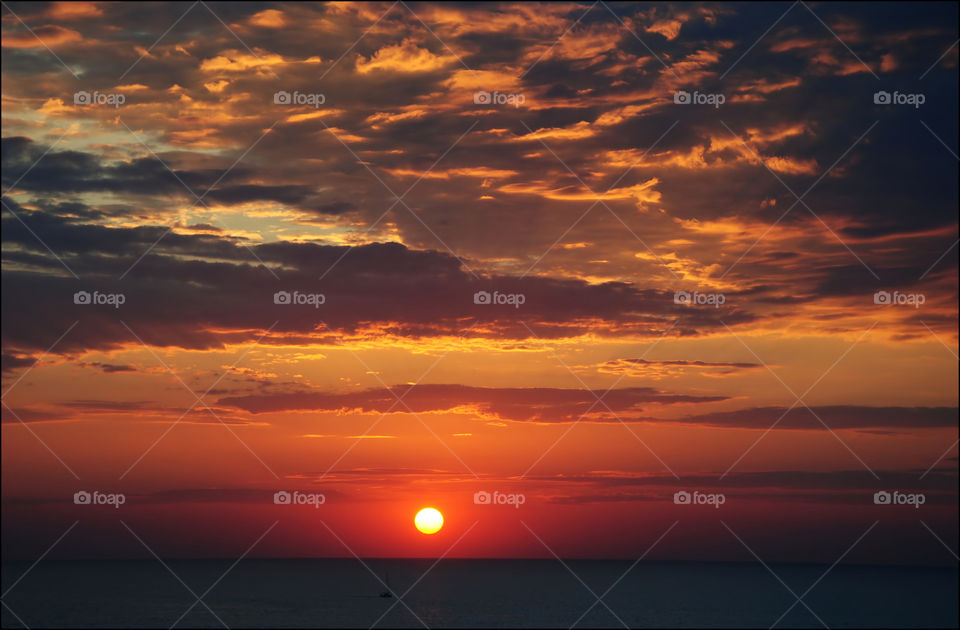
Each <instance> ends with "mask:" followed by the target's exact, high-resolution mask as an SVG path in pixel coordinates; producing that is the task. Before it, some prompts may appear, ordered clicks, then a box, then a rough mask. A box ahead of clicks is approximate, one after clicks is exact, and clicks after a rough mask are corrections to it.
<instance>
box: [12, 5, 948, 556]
mask: <svg viewBox="0 0 960 630" xmlns="http://www.w3.org/2000/svg"><path fill="white" fill-rule="evenodd" d="M957 17H958V16H957V5H956V4H953V3H936V4H926V3H920V2H914V3H902V4H894V3H885V4H876V5H871V6H869V7H868V6H865V5H864V4H838V5H833V4H818V3H807V4H804V3H799V2H798V3H794V4H791V3H732V4H727V3H717V4H713V3H709V4H685V3H650V4H647V3H644V4H635V3H629V4H621V3H613V2H611V3H602V2H598V3H593V4H591V3H554V4H532V3H529V4H528V3H523V4H516V5H512V4H495V3H482V4H480V3H478V4H471V3H463V4H446V3H444V4H434V3H414V2H411V3H403V2H397V3H389V2H388V3H379V2H376V3H341V2H331V3H324V4H319V3H318V4H312V3H310V4H293V3H291V4H286V3H203V2H197V3H129V4H128V3H94V2H69V3H68V2H63V3H61V2H53V3H42V2H37V3H34V2H10V3H6V2H5V3H4V5H3V13H2V45H3V64H2V80H3V88H2V103H3V123H2V127H3V128H2V131H3V134H2V135H3V147H2V167H3V173H2V180H3V214H2V227H3V231H2V235H3V236H2V238H3V267H2V278H3V291H2V296H3V298H2V300H3V301H2V343H3V357H2V358H3V364H2V366H3V415H2V420H3V425H2V426H3V428H2V431H3V442H2V459H3V472H2V481H3V508H4V509H3V517H2V524H3V551H4V554H5V555H12V556H19V557H23V558H27V559H34V558H36V557H38V556H39V555H40V554H42V553H44V551H45V550H47V549H49V548H51V545H54V544H55V541H58V542H56V544H55V549H54V551H53V552H52V556H51V557H85V558H91V557H93V558H99V557H149V553H150V551H152V552H155V553H156V554H157V555H159V556H162V557H163V556H169V557H238V556H240V555H241V554H242V553H244V552H245V551H249V553H250V555H251V556H263V557H271V556H291V557H294V556H311V557H312V556H352V555H354V554H355V555H358V556H360V557H368V556H369V557H384V556H398V557H405V556H428V557H439V556H441V555H445V556H449V557H475V556H476V557H553V555H554V554H556V555H558V556H560V557H568V556H573V557H622V558H637V557H639V556H641V555H642V554H644V553H645V552H647V551H649V552H650V555H649V557H651V558H658V559H677V560H742V561H752V560H753V559H754V556H753V555H752V554H753V553H754V552H755V553H756V554H757V555H758V556H760V557H762V558H764V559H765V560H771V561H772V560H787V561H809V560H813V561H822V562H827V563H832V562H833V561H834V560H836V559H837V558H839V557H841V556H842V555H843V554H844V553H845V552H849V554H848V555H847V556H845V558H846V560H847V561H857V562H880V563H922V564H952V563H955V562H956V542H957V536H958V523H957V483H958V482H957V418H958V409H957V406H958V386H957V380H958V373H957V372H958V368H957V366H958V361H957V346H958V331H957V321H958V271H957V269H958V266H957V262H958V253H957V235H958V220H957V206H958V179H957V137H958V116H957V108H958V102H957V90H958V73H957V68H958V52H957V51H958V47H957V44H956V42H957ZM884 94H886V95H888V97H889V98H888V97H887V96H883V95H884ZM921 97H922V98H921ZM885 99H887V100H888V101H889V102H887V100H885ZM685 100H690V101H691V102H684V101H685ZM486 294H490V296H491V301H492V302H497V300H498V299H499V300H500V301H501V302H505V303H484V301H485V296H486ZM87 295H89V297H90V302H91V303H84V302H85V301H86V297H85V296H87ZM287 296H289V297H290V300H289V301H290V302H291V303H285V302H287ZM688 298H689V299H688ZM97 301H99V302H100V303H96V302H97ZM297 302H300V303H297ZM78 491H88V492H90V493H94V492H99V493H104V494H111V493H122V495H123V496H124V497H125V502H124V504H123V505H121V506H119V507H113V506H111V505H83V504H75V503H74V493H76V492H78ZM279 491H287V492H291V493H293V492H294V491H296V492H300V493H308V494H322V495H323V496H324V499H325V502H324V503H323V504H322V505H320V506H317V507H314V506H311V505H283V504H275V502H274V495H275V493H277V492H279ZM683 491H686V492H690V493H691V494H692V493H695V492H699V493H702V494H707V495H711V494H722V495H723V496H724V497H725V502H724V503H723V505H721V506H719V507H714V506H712V505H683V504H676V503H675V500H674V495H675V493H677V492H683ZM879 491H888V492H890V493H893V492H894V491H897V492H900V493H906V494H918V493H919V494H922V495H923V496H924V497H925V502H924V504H923V505H922V506H920V507H914V506H911V505H875V504H874V493H876V492H879ZM477 492H490V493H494V492H498V493H502V494H506V495H511V494H513V495H523V498H524V501H523V504H522V505H520V506H519V507H515V506H512V505H485V504H482V503H481V504H477V503H475V493H477ZM426 506H433V507H436V508H437V509H439V510H440V511H441V512H443V515H444V518H445V524H444V527H443V529H442V530H441V531H440V532H439V533H437V534H434V535H430V536H426V535H423V534H420V533H418V532H417V531H416V530H415V529H414V527H413V515H414V514H415V513H416V512H417V510H419V509H420V508H422V507H426ZM271 527H272V529H271ZM268 530H269V532H268ZM65 532H67V534H66V535H64V533H65ZM264 534H266V535H264ZM61 536H62V538H61ZM261 536H262V538H261ZM251 545H254V547H252V548H251ZM852 545H853V547H852V548H851V546H852ZM651 546H654V548H653V549H652V550H651ZM145 547H146V548H145ZM148 549H149V550H150V551H148Z"/></svg>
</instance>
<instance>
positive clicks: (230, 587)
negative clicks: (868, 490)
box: [2, 559, 958, 628]
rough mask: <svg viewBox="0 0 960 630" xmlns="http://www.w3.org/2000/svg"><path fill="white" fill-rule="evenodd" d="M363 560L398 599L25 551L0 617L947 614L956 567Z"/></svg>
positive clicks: (310, 565) (56, 620)
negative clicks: (40, 556)
mask: <svg viewBox="0 0 960 630" xmlns="http://www.w3.org/2000/svg"><path fill="white" fill-rule="evenodd" d="M364 562H365V563H366V564H367V566H368V567H369V568H370V569H371V570H372V571H373V572H374V573H376V574H377V575H378V576H380V577H381V579H382V578H383V577H384V576H386V575H388V574H389V579H390V584H391V587H392V589H393V590H394V592H395V593H397V594H398V595H402V596H403V597H402V599H403V603H400V600H399V599H398V598H397V597H394V598H392V599H387V598H380V597H378V594H379V593H380V592H381V591H383V590H384V587H383V585H382V584H381V583H380V582H378V581H377V579H376V577H374V575H373V574H372V573H371V572H370V571H368V570H367V569H366V568H365V567H364V565H363V564H361V563H360V562H359V561H357V560H355V559H316V560H310V559H304V560H251V559H245V560H243V561H241V562H240V563H239V564H237V565H236V566H235V567H234V568H233V569H232V570H229V571H228V569H230V566H231V565H232V564H233V561H227V560H191V561H183V560H179V561H169V562H167V566H169V567H170V569H171V570H172V571H173V573H175V574H176V576H174V575H173V574H171V573H170V572H169V571H168V570H167V569H166V568H164V566H163V564H161V563H160V562H158V561H156V560H149V561H148V560H131V561H71V562H66V561H64V562H56V561H47V560H44V561H43V562H40V563H39V564H37V565H36V566H35V567H34V568H33V569H32V570H30V571H29V572H28V573H27V574H26V576H25V577H23V579H22V580H20V581H19V583H17V584H16V585H14V582H16V580H18V579H19V578H20V577H21V575H23V574H24V572H25V571H26V570H27V569H28V568H29V566H30V565H29V563H4V564H3V571H2V578H3V579H2V582H3V589H4V591H7V589H10V591H9V592H8V593H6V594H5V595H4V597H3V602H4V604H5V606H4V607H3V616H2V620H3V627H5V628H11V627H22V626H23V624H25V625H26V626H29V627H31V628H37V627H41V628H42V627H128V628H141V627H162V628H169V627H171V626H172V625H173V624H174V623H175V622H177V626H178V627H185V628H188V627H223V625H226V626H228V627H230V628H244V627H268V628H269V627H334V628H336V627H363V628H369V627H370V626H371V625H373V624H374V623H375V622H376V623H377V626H378V627H384V628H389V627H423V626H424V624H425V625H426V626H428V627H431V628H434V627H451V626H453V627H570V626H571V625H572V624H574V623H575V622H577V626H578V627H623V624H626V625H628V626H630V627H639V628H643V627H733V628H752V627H758V628H769V627H771V626H772V625H773V624H774V623H775V622H777V627H782V628H789V627H823V625H826V626H829V627H830V628H851V627H868V628H869V627H873V628H885V627H889V628H897V627H903V628H908V627H953V628H956V627H957V623H958V619H957V586H958V585H957V570H956V569H955V568H945V569H937V568H898V567H865V566H837V567H835V568H833V569H832V570H831V571H830V572H829V573H828V574H827V575H826V577H824V578H823V579H822V580H821V581H820V582H819V583H817V584H816V585H815V586H814V583H816V582H817V580H818V579H819V578H820V577H821V575H822V574H823V573H824V572H826V571H827V569H828V568H829V567H828V566H820V565H771V566H770V568H771V569H772V571H773V572H775V573H776V574H777V576H779V578H780V580H783V582H784V583H785V584H786V586H784V584H782V583H781V582H780V581H778V579H777V577H775V576H774V575H772V574H771V573H770V572H769V571H768V570H767V569H766V568H764V567H763V566H762V565H760V564H683V563H652V562H651V563H646V562H641V563H640V564H638V565H637V566H636V567H634V568H633V569H632V570H631V571H629V573H627V574H626V576H625V577H623V579H621V580H620V581H619V582H617V580H618V579H619V578H620V577H621V575H623V574H624V572H626V571H627V570H628V569H629V568H630V565H631V562H629V561H598V560H569V561H566V567H565V566H564V565H563V564H561V563H560V562H558V561H556V560H451V559H445V560H443V561H441V562H439V563H438V564H436V566H434V567H433V569H432V570H429V572H428V569H430V567H431V565H432V564H433V561H432V560H383V559H372V560H365V561H364ZM567 567H569V570H568V568H567ZM571 571H572V573H571ZM225 572H226V575H224V573H225ZM424 573H426V575H424ZM574 574H576V575H574ZM221 576H222V579H221ZM421 577H422V579H421ZM178 578H179V579H178ZM180 580H182V581H183V583H181V582H180ZM218 580H219V581H218ZM418 580H419V581H418ZM581 580H582V582H583V583H581ZM614 583H616V584H615V585H614ZM184 584H186V586H185V585H184ZM584 584H586V586H584ZM11 585H14V586H13V588H12V589H11V588H10V587H11ZM811 586H812V587H813V588H812V590H810V592H809V593H808V594H807V595H806V596H805V597H804V598H803V603H797V604H796V605H795V606H794V607H793V608H792V610H790V611H789V612H787V610H788V609H789V608H790V606H791V605H792V604H794V603H795V602H796V598H795V597H794V596H793V595H791V594H790V591H789V590H788V589H787V587H789V589H790V590H792V591H793V592H794V593H796V594H797V596H802V595H803V594H804V593H805V592H806V591H807V589H809V588H810V587H811ZM188 587H189V590H188ZM211 587H212V588H211ZM587 587H589V589H592V590H593V592H594V593H596V595H597V596H603V603H596V602H597V600H596V598H595V597H594V596H593V595H592V594H591V593H590V591H589V590H588V588H587ZM611 587H612V588H611ZM208 589H210V590H209V592H208V593H207V591H208ZM408 589H410V590H409V592H408V593H407V594H406V595H403V594H404V592H406V591H407V590H408ZM608 589H610V590H609V592H608V593H606V595H604V593H605V592H606V591H607V590H608ZM190 590H192V591H193V592H194V593H195V594H196V595H197V596H202V597H203V603H198V604H196V605H195V606H194V607H193V608H192V609H190V607H191V605H193V604H194V603H195V602H196V597H195V596H194V595H192V594H191V592H190ZM204 593H206V594H204ZM404 604H405V605H406V606H409V610H408V609H407V608H406V606H405V605H404ZM594 604H595V605H594ZM591 605H593V607H592V608H591ZM206 606H209V610H208V609H207V608H206ZM391 606H393V608H392V609H391V608H390V607H391ZM607 606H609V610H608V608H607ZM807 606H809V610H808V609H807ZM188 610H189V612H188ZM211 611H212V612H211ZM411 611H412V612H411ZM611 611H612V612H611ZM811 611H812V612H811ZM784 613H786V614H785V615H784ZM781 616H782V618H781ZM818 618H819V619H818ZM778 619H779V621H778ZM178 620H179V621H178ZM578 620H579V621H578ZM221 622H222V623H221ZM621 622H622V623H621Z"/></svg>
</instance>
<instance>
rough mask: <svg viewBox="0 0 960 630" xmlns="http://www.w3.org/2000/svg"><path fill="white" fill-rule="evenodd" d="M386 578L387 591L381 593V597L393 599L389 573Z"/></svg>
mask: <svg viewBox="0 0 960 630" xmlns="http://www.w3.org/2000/svg"><path fill="white" fill-rule="evenodd" d="M385 577H386V579H385V580H384V585H385V586H386V587H387V590H385V591H383V592H382V593H380V597H393V593H392V592H391V591H390V573H387V574H386V576H385Z"/></svg>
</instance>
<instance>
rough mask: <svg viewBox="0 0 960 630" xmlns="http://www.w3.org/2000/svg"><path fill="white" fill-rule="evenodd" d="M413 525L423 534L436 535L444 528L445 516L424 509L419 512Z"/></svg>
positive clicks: (429, 509)
mask: <svg viewBox="0 0 960 630" xmlns="http://www.w3.org/2000/svg"><path fill="white" fill-rule="evenodd" d="M413 524H414V525H416V526H417V529H418V530H420V532H421V533H423V534H436V533H437V532H439V531H440V528H441V527H443V514H441V513H440V512H439V511H437V510H435V509H433V508H423V509H422V510H420V511H419V512H417V516H416V518H414V519H413Z"/></svg>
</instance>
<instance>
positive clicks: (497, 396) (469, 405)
mask: <svg viewBox="0 0 960 630" xmlns="http://www.w3.org/2000/svg"><path fill="white" fill-rule="evenodd" d="M601 396H602V398H603V401H604V403H605V405H604V404H603V403H597V402H596V401H597V397H601ZM397 397H401V398H402V399H403V402H402V403H398V402H397ZM724 399H725V398H724V397H723V396H694V395H687V394H676V393H670V392H664V391H660V390H656V389H652V388H647V387H631V388H622V389H614V390H612V391H610V392H606V390H595V391H588V390H583V389H557V388H549V387H527V388H520V387H517V388H504V387H473V386H469V385H439V384H438V385H397V386H393V387H391V388H390V391H387V390H386V389H384V388H373V389H369V390H364V391H360V392H356V393H349V394H336V393H328V392H304V393H289V394H272V395H262V396H240V397H226V398H222V399H220V401H219V404H222V405H226V406H232V407H238V408H241V409H244V410H246V411H249V412H251V413H266V412H276V411H291V410H311V411H327V412H351V411H359V412H363V413H387V412H388V411H394V412H397V413H407V412H408V408H409V410H410V411H413V412H414V413H425V412H434V411H448V412H455V413H467V414H471V415H472V414H476V415H480V416H481V417H484V418H488V419H500V420H512V421H521V422H545V423H552V422H576V421H578V420H579V419H581V417H582V418H583V419H584V420H586V421H594V422H617V418H616V417H614V416H613V415H612V414H611V413H610V412H611V411H612V412H613V413H617V414H620V413H637V412H639V411H642V410H643V409H644V408H645V407H646V406H648V405H676V404H697V403H709V402H717V401H721V400H724ZM608 408H609V410H608Z"/></svg>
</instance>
